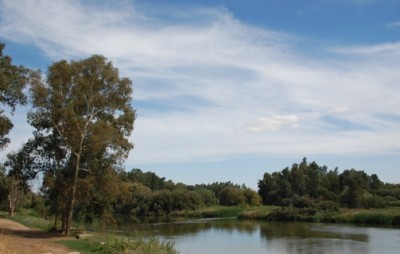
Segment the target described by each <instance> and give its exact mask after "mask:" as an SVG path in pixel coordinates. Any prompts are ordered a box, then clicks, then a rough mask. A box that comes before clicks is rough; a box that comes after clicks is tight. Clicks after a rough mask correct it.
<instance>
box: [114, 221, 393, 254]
mask: <svg viewBox="0 0 400 254" xmlns="http://www.w3.org/2000/svg"><path fill="white" fill-rule="evenodd" d="M118 224H119V226H118V232H120V233H123V234H127V235H130V236H143V237H157V238H160V239H162V240H168V241H173V242H175V247H176V248H177V249H178V251H179V252H180V253H181V254H221V253H229V254H243V253H245V254H266V253H279V254H280V253H282V254H283V253H285V254H289V253H290V254H297V253H302V254H303V253H321V254H322V253H323V254H326V253H332V254H333V253H338V254H339V253H340V254H343V253H360V254H369V253H370V254H375V253H379V254H397V253H400V229H398V228H397V229H393V228H379V227H367V226H354V225H343V224H319V223H301V222H260V221H240V220H236V219H218V220H186V221H181V222H169V223H144V222H141V223H137V222H133V221H132V220H127V219H124V220H119V223H118Z"/></svg>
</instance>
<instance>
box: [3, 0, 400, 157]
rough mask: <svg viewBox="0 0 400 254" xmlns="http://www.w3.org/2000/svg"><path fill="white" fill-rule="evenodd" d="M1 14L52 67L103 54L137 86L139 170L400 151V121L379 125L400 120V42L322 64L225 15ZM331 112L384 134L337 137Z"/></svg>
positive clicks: (73, 4)
mask: <svg viewBox="0 0 400 254" xmlns="http://www.w3.org/2000/svg"><path fill="white" fill-rule="evenodd" d="M155 9H157V8H155ZM0 11H1V23H0V36H2V37H5V38H8V39H9V40H12V41H16V42H18V43H24V44H27V45H29V44H34V45H35V46H36V47H39V48H40V49H42V50H43V51H44V52H45V53H46V54H47V55H48V56H49V57H50V58H52V60H58V59H60V58H67V59H70V58H83V57H86V56H88V55H91V54H94V53H99V54H103V55H105V56H106V57H108V58H109V59H110V60H112V61H113V62H114V65H115V66H116V67H118V68H119V69H120V72H121V74H122V75H124V76H126V75H127V76H129V77H131V78H132V79H133V81H134V89H135V92H134V105H135V107H137V108H138V119H137V122H136V126H135V131H134V134H133V137H132V140H133V141H134V142H135V144H136V145H135V149H134V151H133V153H132V155H131V157H130V158H129V162H130V163H132V162H140V163H150V162H154V161H158V162H160V163H162V162H182V161H186V162H187V161H209V160H222V159H227V158H231V157H235V156H237V155H239V154H265V153H271V154H287V153H291V154H299V156H303V155H304V154H312V153H316V154H321V153H327V154H329V153H333V154H336V153H346V152H360V153H363V152H377V153H379V152H382V153H383V152H387V151H393V150H396V149H400V147H399V144H400V142H399V141H400V140H399V137H400V130H399V128H398V126H397V125H396V123H395V122H387V121H386V122H384V123H383V121H381V120H379V119H378V118H377V117H376V116H377V115H379V114H381V113H385V114H391V115H398V114H399V113H398V108H400V91H399V86H398V84H399V82H400V76H399V74H398V70H399V67H400V60H399V59H400V58H399V57H398V56H399V52H400V51H399V48H400V46H399V43H382V44H378V45H367V46H361V47H340V48H339V47H338V48H337V49H336V51H335V53H340V54H342V55H340V56H339V57H336V58H335V59H328V58H314V57H313V56H307V55H304V54H303V53H302V52H300V51H299V49H298V48H297V47H295V46H293V45H296V42H297V39H296V37H295V36H292V35H290V34H286V33H281V32H277V31H270V30H265V29H259V28H254V27H251V26H249V25H246V24H243V23H242V22H240V21H239V20H237V19H235V17H234V16H233V15H232V14H231V13H230V12H229V11H228V10H226V9H223V8H187V9H184V10H172V9H171V10H168V12H167V13H163V14H162V15H160V14H159V13H157V12H156V11H154V12H153V13H150V12H147V11H144V10H141V9H139V8H137V6H135V5H134V4H130V5H123V4H122V5H121V6H117V7H114V6H109V8H105V7H104V6H103V7H96V6H92V5H90V6H86V5H85V4H84V1H77V0H75V1H37V0H36V1H35V0H32V1H17V0H15V1H2V2H1V8H0ZM174 14H177V15H174ZM172 17H174V18H172ZM343 54H344V56H345V57H343ZM149 105H150V106H149ZM327 114H328V115H329V114H331V115H338V114H340V116H341V118H343V119H345V120H347V121H351V122H352V123H355V124H359V125H363V126H364V125H365V126H368V128H369V129H371V130H372V131H369V132H366V131H365V130H354V129H352V130H345V129H344V130H340V131H338V130H336V132H335V133H332V132H330V130H329V129H327V128H326V123H324V122H323V121H322V120H321V118H322V117H323V116H325V115H327ZM260 116H264V117H260ZM21 124H24V123H23V122H21ZM243 130H247V131H243ZM251 132H259V133H258V134H257V135H254V133H251ZM13 135H14V134H13ZM15 135H18V134H15ZM129 162H128V163H129Z"/></svg>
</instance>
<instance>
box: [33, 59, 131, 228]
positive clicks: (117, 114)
mask: <svg viewBox="0 0 400 254" xmlns="http://www.w3.org/2000/svg"><path fill="white" fill-rule="evenodd" d="M36 81H37V82H34V83H33V84H32V87H31V93H32V104H33V110H32V111H31V112H30V113H29V116H28V119H29V122H30V124H31V125H32V126H33V127H35V128H36V129H37V130H38V131H39V132H43V133H51V135H56V136H58V137H59V138H60V139H61V140H62V143H63V145H64V146H65V148H66V150H67V152H66V154H65V156H66V158H67V159H66V161H67V163H66V166H65V170H67V171H68V172H69V174H66V175H67V176H68V179H67V180H68V181H69V185H70V188H69V195H68V197H69V200H68V202H67V204H68V205H67V213H66V223H65V226H64V227H63V233H64V234H68V233H69V232H70V229H71V223H72V218H73V210H74V205H75V200H76V192H77V181H78V175H79V172H80V171H82V170H83V171H89V172H90V171H94V170H96V168H90V165H91V163H90V161H89V160H88V159H87V158H90V157H91V154H92V155H93V154H103V156H101V157H102V158H107V159H109V160H112V161H114V162H115V163H117V162H121V161H122V160H123V159H125V158H126V156H127V155H128V152H129V151H130V150H131V149H132V148H133V145H132V144H131V143H130V142H129V140H128V137H129V136H130V134H131V132H132V130H133V124H134V120H135V117H136V115H135V110H133V108H132V106H131V99H132V98H131V94H132V82H131V80H130V79H128V78H120V77H119V73H118V69H116V68H114V67H113V65H112V63H111V62H107V59H106V58H104V57H103V56H99V55H94V56H92V57H89V58H87V59H83V60H80V61H71V62H67V61H65V60H62V61H59V62H56V63H54V64H53V65H51V66H50V67H49V69H48V75H47V80H46V82H41V81H39V79H38V80H36ZM84 157H86V159H85V158H84ZM93 157H96V156H93Z"/></svg>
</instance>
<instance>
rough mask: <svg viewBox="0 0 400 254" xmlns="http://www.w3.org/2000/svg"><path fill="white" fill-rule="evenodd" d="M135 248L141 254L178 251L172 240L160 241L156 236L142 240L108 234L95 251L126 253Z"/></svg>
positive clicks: (161, 253) (175, 253)
mask: <svg viewBox="0 0 400 254" xmlns="http://www.w3.org/2000/svg"><path fill="white" fill-rule="evenodd" d="M129 250H136V251H139V253H143V254H177V253H179V252H178V251H177V250H176V249H175V246H174V243H172V242H166V241H160V240H158V239H156V238H153V239H150V240H148V241H144V240H142V239H128V238H121V237H115V236H109V237H108V238H107V239H106V241H105V242H104V243H103V244H101V245H100V246H99V248H98V250H97V251H96V253H100V254H117V253H128V251H129Z"/></svg>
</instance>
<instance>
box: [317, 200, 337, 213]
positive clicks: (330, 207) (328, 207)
mask: <svg viewBox="0 0 400 254" xmlns="http://www.w3.org/2000/svg"><path fill="white" fill-rule="evenodd" d="M318 208H319V209H320V210H322V211H324V212H339V204H338V203H336V202H333V201H329V200H328V201H322V202H320V203H319V204H318Z"/></svg>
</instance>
